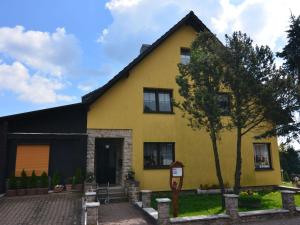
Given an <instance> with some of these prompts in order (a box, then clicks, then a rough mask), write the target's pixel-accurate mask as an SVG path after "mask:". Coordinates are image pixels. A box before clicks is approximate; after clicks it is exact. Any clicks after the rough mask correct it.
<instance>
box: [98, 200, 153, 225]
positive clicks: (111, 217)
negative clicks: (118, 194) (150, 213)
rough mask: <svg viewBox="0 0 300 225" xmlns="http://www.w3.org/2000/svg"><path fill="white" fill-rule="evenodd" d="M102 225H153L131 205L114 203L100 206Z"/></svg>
mask: <svg viewBox="0 0 300 225" xmlns="http://www.w3.org/2000/svg"><path fill="white" fill-rule="evenodd" d="M100 224H101V225H153V224H154V223H151V221H149V219H148V218H146V217H145V216H144V215H143V213H142V212H141V211H140V210H138V209H137V208H135V207H134V206H133V205H131V204H130V203H128V202H126V203H112V204H107V205H101V206H100Z"/></svg>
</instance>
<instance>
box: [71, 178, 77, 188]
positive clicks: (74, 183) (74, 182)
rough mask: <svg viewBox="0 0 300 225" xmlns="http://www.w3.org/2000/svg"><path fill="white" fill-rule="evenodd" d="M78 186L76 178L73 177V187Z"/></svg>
mask: <svg viewBox="0 0 300 225" xmlns="http://www.w3.org/2000/svg"><path fill="white" fill-rule="evenodd" d="M75 185H76V178H75V176H73V177H72V186H73V187H74V186H75Z"/></svg>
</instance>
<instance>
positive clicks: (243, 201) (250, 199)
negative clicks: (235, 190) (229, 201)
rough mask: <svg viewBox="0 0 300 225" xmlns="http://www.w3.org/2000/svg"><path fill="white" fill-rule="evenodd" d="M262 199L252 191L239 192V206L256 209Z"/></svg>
mask: <svg viewBox="0 0 300 225" xmlns="http://www.w3.org/2000/svg"><path fill="white" fill-rule="evenodd" d="M261 200H262V197H261V196H260V195H259V194H258V193H256V192H252V191H245V192H241V193H240V196H239V206H240V207H247V208H258V207H259V206H260V205H261Z"/></svg>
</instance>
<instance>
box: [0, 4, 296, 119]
mask: <svg viewBox="0 0 300 225" xmlns="http://www.w3.org/2000/svg"><path fill="white" fill-rule="evenodd" d="M190 10H193V11H194V12H195V14H196V15H197V16H198V17H199V18H200V19H201V20H202V21H203V22H204V23H205V24H206V25H207V27H209V29H210V30H211V31H212V32H213V33H215V34H216V35H217V36H218V38H219V39H220V40H221V41H224V35H225V34H232V32H233V31H236V30H241V31H243V32H246V33H247V34H248V35H250V36H251V38H252V39H253V40H254V42H255V43H256V44H259V45H269V46H270V47H271V49H272V50H273V51H274V52H277V51H280V50H281V49H282V47H283V46H284V45H285V43H286V33H285V31H286V30H287V29H288V25H289V17H290V13H291V12H292V13H293V14H295V15H299V14H300V1H299V0H185V1H182V0H108V1H104V0H85V1H80V0H63V1H62V0H51V1H50V0H43V1H41V0H1V2H0V116H4V115H9V114H16V113H21V112H27V111H32V110H37V109H42V108H48V107H54V106H59V105H65V104H72V103H76V102H80V101H81V96H83V95H85V94H87V93H88V92H90V91H92V90H93V89H95V88H97V87H99V86H102V85H104V84H105V82H107V81H108V80H109V79H111V78H112V77H113V76H114V75H115V74H117V73H118V71H120V70H121V69H122V68H123V67H125V66H126V65H127V64H128V63H129V62H130V61H131V60H133V59H134V58H135V57H136V56H137V55H138V53H139V49H140V47H141V45H142V44H143V43H146V44H151V43H153V42H154V41H155V40H156V39H157V38H159V37H160V36H161V35H163V34H164V33H165V32H166V31H167V30H168V29H170V28H171V27H172V26H173V25H174V24H176V23H177V22H178V21H179V20H180V19H181V18H182V17H184V16H185V15H186V14H187V13H188V12H189V11H190ZM278 62H279V63H280V61H278Z"/></svg>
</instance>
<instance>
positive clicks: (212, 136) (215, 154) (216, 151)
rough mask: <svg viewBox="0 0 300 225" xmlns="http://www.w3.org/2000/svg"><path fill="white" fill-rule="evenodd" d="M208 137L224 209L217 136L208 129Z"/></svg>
mask: <svg viewBox="0 0 300 225" xmlns="http://www.w3.org/2000/svg"><path fill="white" fill-rule="evenodd" d="M210 137H211V141H212V145H213V152H214V158H215V166H216V173H217V178H218V181H219V185H220V189H221V194H222V209H224V208H225V198H224V194H225V188H224V181H223V178H222V171H221V166H220V159H219V152H218V146H217V137H216V134H215V132H214V131H213V130H211V131H210Z"/></svg>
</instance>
